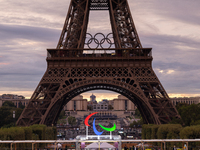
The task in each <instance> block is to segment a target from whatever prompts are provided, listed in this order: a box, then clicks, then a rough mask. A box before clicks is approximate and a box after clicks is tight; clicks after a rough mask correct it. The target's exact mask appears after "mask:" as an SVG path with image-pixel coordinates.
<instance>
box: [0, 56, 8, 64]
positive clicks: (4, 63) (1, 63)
mask: <svg viewBox="0 0 200 150" xmlns="http://www.w3.org/2000/svg"><path fill="white" fill-rule="evenodd" d="M0 57H1V56H0ZM9 64H10V63H0V66H1V65H2V66H3V65H9Z"/></svg>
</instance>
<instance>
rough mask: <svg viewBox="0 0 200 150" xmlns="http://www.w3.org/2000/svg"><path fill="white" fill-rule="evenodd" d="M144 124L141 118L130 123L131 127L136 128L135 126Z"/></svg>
mask: <svg viewBox="0 0 200 150" xmlns="http://www.w3.org/2000/svg"><path fill="white" fill-rule="evenodd" d="M142 125H143V119H142V118H141V119H140V120H138V121H133V122H132V123H131V124H130V127H131V128H134V127H139V126H142Z"/></svg>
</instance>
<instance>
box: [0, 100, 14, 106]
mask: <svg viewBox="0 0 200 150" xmlns="http://www.w3.org/2000/svg"><path fill="white" fill-rule="evenodd" d="M2 106H6V107H15V104H14V103H13V102H11V101H5V102H4V103H3V104H2Z"/></svg>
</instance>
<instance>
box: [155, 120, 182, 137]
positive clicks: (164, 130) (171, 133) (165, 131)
mask: <svg viewBox="0 0 200 150" xmlns="http://www.w3.org/2000/svg"><path fill="white" fill-rule="evenodd" d="M181 129H182V126H181V125H180V124H163V125H160V127H159V128H158V132H157V137H158V139H177V138H179V133H180V131H181Z"/></svg>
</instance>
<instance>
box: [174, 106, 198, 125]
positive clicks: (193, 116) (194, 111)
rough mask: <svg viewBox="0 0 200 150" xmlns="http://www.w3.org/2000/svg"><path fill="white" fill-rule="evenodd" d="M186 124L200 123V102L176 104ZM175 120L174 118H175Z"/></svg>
mask: <svg viewBox="0 0 200 150" xmlns="http://www.w3.org/2000/svg"><path fill="white" fill-rule="evenodd" d="M176 108H177V110H178V112H179V114H180V116H181V118H182V122H183V125H184V126H190V125H198V124H200V104H191V105H188V104H182V103H179V104H178V105H177V106H176ZM173 121H174V120H173Z"/></svg>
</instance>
